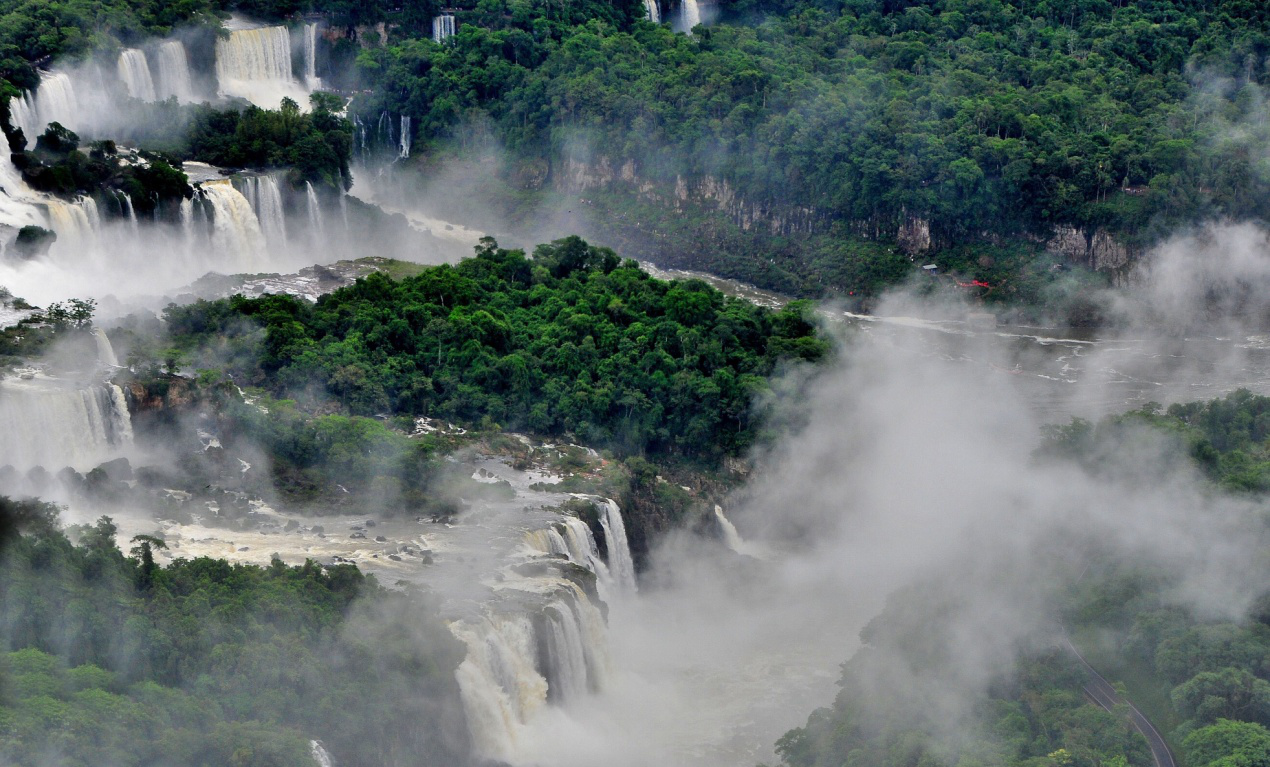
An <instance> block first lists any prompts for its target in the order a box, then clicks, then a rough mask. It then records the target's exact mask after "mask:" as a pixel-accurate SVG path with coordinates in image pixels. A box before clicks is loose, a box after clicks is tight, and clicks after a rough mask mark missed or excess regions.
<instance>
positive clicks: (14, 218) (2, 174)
mask: <svg viewBox="0 0 1270 767" xmlns="http://www.w3.org/2000/svg"><path fill="white" fill-rule="evenodd" d="M17 101H18V100H17V99H14V100H13V101H11V102H10V104H14V103H17ZM0 189H2V190H3V194H0V225H4V226H9V227H12V228H13V229H15V230H17V229H21V228H22V227H24V226H39V227H44V228H48V227H49V223H48V219H47V218H46V217H45V216H44V215H43V214H42V212H41V210H40V208H39V206H38V205H35V204H33V203H32V202H30V201H29V198H31V197H32V196H33V194H34V193H33V192H32V191H31V189H30V188H29V187H27V185H26V182H25V181H23V180H22V174H20V173H19V172H18V169H17V168H16V167H14V165H13V159H12V157H11V156H10V154H9V153H8V152H0Z"/></svg>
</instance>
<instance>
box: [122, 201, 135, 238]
mask: <svg viewBox="0 0 1270 767" xmlns="http://www.w3.org/2000/svg"><path fill="white" fill-rule="evenodd" d="M119 194H120V195H122V198H123V211H124V215H125V216H127V217H128V228H129V229H130V230H131V231H132V236H133V237H136V236H137V234H138V233H139V227H138V226H137V209H136V208H135V207H133V205H132V195H130V194H128V193H127V192H120V193H119Z"/></svg>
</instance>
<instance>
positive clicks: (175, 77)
mask: <svg viewBox="0 0 1270 767" xmlns="http://www.w3.org/2000/svg"><path fill="white" fill-rule="evenodd" d="M159 95H160V96H161V97H163V98H165V99H166V98H173V97H175V98H176V99H177V101H181V102H188V101H194V100H195V96H194V84H193V82H192V80H191V79H190V62H189V56H188V55H186V52H185V45H184V44H183V43H181V41H180V40H168V41H167V42H165V43H163V44H162V45H160V46H159Z"/></svg>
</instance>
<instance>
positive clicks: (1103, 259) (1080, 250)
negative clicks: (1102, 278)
mask: <svg viewBox="0 0 1270 767" xmlns="http://www.w3.org/2000/svg"><path fill="white" fill-rule="evenodd" d="M1045 248H1046V250H1048V251H1050V252H1051V253H1056V254H1058V255H1060V256H1062V257H1063V258H1065V259H1066V260H1068V261H1070V262H1071V263H1073V264H1080V265H1082V266H1087V267H1089V268H1090V269H1093V270H1095V271H1100V272H1112V273H1119V272H1122V271H1124V270H1125V269H1126V268H1127V267H1128V266H1129V265H1130V264H1131V263H1133V261H1134V260H1135V259H1136V258H1137V256H1138V255H1139V254H1138V252H1137V249H1136V248H1134V247H1132V246H1130V245H1127V244H1125V243H1123V242H1120V241H1119V240H1117V239H1116V238H1115V237H1113V236H1112V235H1111V234H1109V233H1108V232H1106V231H1104V230H1102V229H1094V230H1092V231H1090V230H1086V229H1081V228H1078V227H1075V226H1059V227H1055V229H1054V235H1053V236H1052V237H1050V239H1049V240H1048V241H1047V242H1046V243H1045Z"/></svg>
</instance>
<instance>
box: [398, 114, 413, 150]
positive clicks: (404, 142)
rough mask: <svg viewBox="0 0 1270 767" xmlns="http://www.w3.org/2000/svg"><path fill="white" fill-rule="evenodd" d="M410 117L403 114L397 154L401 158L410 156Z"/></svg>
mask: <svg viewBox="0 0 1270 767" xmlns="http://www.w3.org/2000/svg"><path fill="white" fill-rule="evenodd" d="M410 143H411V135H410V118H409V117H408V116H407V115H402V116H401V138H400V141H399V145H398V147H397V156H398V157H400V158H401V159H403V160H404V159H406V158H408V157H410Z"/></svg>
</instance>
